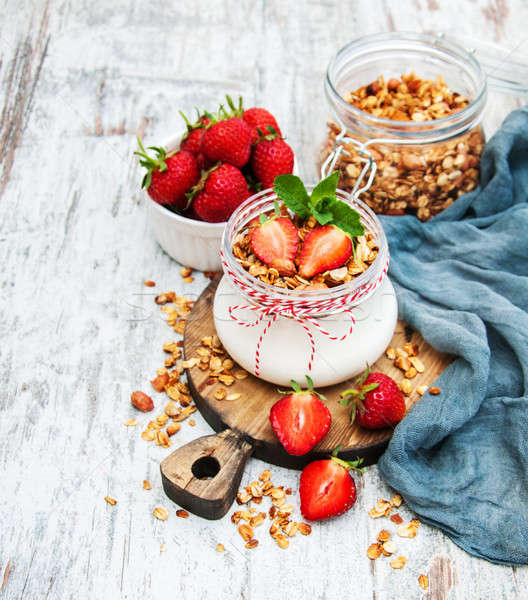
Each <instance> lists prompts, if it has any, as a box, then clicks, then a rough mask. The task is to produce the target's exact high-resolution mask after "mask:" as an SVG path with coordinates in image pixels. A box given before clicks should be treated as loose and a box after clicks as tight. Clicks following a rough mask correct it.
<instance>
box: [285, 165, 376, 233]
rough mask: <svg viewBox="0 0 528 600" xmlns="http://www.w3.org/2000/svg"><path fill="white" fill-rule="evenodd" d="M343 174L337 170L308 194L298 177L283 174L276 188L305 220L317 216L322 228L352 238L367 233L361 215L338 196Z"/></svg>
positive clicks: (289, 206) (293, 210)
mask: <svg viewBox="0 0 528 600" xmlns="http://www.w3.org/2000/svg"><path fill="white" fill-rule="evenodd" d="M338 180H339V173H338V172H337V171H335V172H334V173H332V174H331V175H329V176H328V177H326V178H325V179H323V180H321V181H320V182H319V183H318V184H317V185H316V186H315V187H314V189H313V190H312V193H311V194H310V195H308V192H307V191H306V188H305V187H304V183H303V182H302V181H301V179H300V178H299V177H297V176H296V175H279V176H278V177H276V178H275V181H274V182H273V189H274V191H275V193H276V194H277V196H279V198H280V199H281V200H282V201H283V202H284V204H285V205H286V206H287V207H288V208H289V209H290V210H291V211H292V212H294V213H295V214H296V215H299V217H301V219H308V218H309V217H310V216H311V215H313V216H314V217H315V219H316V220H317V222H318V223H319V224H320V225H335V226H336V227H339V229H341V230H342V231H344V232H345V233H348V235H350V237H352V238H354V237H356V236H359V235H363V234H364V233H365V228H364V227H363V225H362V223H361V218H360V216H359V213H358V212H357V211H355V210H354V209H353V208H352V207H351V206H350V205H349V204H347V203H346V202H343V201H342V200H340V199H339V198H338V197H337V194H336V189H337V183H338Z"/></svg>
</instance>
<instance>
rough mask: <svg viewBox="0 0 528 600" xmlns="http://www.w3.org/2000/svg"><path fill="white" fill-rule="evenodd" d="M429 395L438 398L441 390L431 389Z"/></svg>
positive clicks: (437, 388)
mask: <svg viewBox="0 0 528 600" xmlns="http://www.w3.org/2000/svg"><path fill="white" fill-rule="evenodd" d="M429 393H430V394H431V395H432V396H437V395H438V394H439V393H440V388H439V387H432V388H429Z"/></svg>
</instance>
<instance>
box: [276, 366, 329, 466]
mask: <svg viewBox="0 0 528 600" xmlns="http://www.w3.org/2000/svg"><path fill="white" fill-rule="evenodd" d="M306 380H307V382H308V389H306V390H302V389H301V388H300V386H299V384H298V383H296V382H295V381H293V380H292V382H291V385H292V388H293V393H289V392H281V393H282V394H286V395H285V396H284V397H283V398H281V399H280V400H279V401H278V402H276V403H275V404H274V405H273V406H272V408H271V411H270V422H271V427H272V429H273V431H274V432H275V435H276V436H277V438H278V439H279V442H280V443H281V444H282V445H283V446H284V449H285V450H286V452H287V453H288V454H292V455H293V456H301V455H302V454H306V453H307V452H310V450H311V449H312V448H313V447H314V446H317V444H318V443H319V442H320V441H321V440H322V439H323V438H324V437H325V435H326V434H327V433H328V430H329V429H330V425H331V423H332V417H331V415H330V411H329V410H328V408H327V407H326V406H325V405H324V404H323V402H321V399H323V400H325V399H326V398H325V397H324V396H322V395H321V394H319V393H318V392H316V391H315V390H314V389H313V382H312V380H311V379H310V378H309V377H308V375H307V376H306Z"/></svg>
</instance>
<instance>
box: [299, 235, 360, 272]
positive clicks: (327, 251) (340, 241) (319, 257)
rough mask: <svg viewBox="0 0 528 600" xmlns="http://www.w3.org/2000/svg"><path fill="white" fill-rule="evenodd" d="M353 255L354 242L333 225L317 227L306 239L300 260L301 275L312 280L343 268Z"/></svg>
mask: <svg viewBox="0 0 528 600" xmlns="http://www.w3.org/2000/svg"><path fill="white" fill-rule="evenodd" d="M351 254H352V240H351V239H350V236H349V235H348V234H346V233H345V232H344V231H343V230H342V229H339V228H338V227H334V226H333V225H323V226H322V227H316V228H315V229H313V230H312V231H310V233H309V234H308V235H307V236H306V237H305V238H304V242H303V246H302V250H301V256H300V258H299V275H301V277H306V278H310V277H313V276H314V275H317V274H318V273H323V272H324V271H328V270H330V269H337V268H338V267H341V266H343V265H344V264H345V263H346V261H347V260H348V259H349V258H350V255H351Z"/></svg>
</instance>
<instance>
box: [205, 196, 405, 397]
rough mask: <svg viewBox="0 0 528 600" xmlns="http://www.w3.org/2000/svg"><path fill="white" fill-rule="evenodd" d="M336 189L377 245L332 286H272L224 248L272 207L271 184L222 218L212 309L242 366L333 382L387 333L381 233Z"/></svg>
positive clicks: (390, 296) (366, 357) (285, 378)
mask: <svg viewBox="0 0 528 600" xmlns="http://www.w3.org/2000/svg"><path fill="white" fill-rule="evenodd" d="M337 195H338V197H339V198H340V199H341V200H344V201H345V202H348V203H350V204H351V205H352V207H353V208H354V209H355V210H357V211H358V213H359V214H360V216H361V220H362V222H363V225H364V226H365V229H366V230H367V231H369V232H370V233H372V235H373V236H374V239H375V241H376V243H377V245H378V249H379V250H378V255H377V256H376V258H375V259H374V261H373V262H372V264H371V265H370V266H369V267H368V269H367V270H366V271H364V272H363V273H362V274H361V275H359V276H357V277H355V278H354V279H352V281H350V282H348V283H344V284H341V285H338V286H335V287H332V288H327V289H324V290H310V291H308V290H295V289H293V290H291V289H285V288H279V287H276V286H273V285H271V284H267V283H264V282H262V281H260V280H259V279H257V278H256V277H253V276H252V275H250V274H249V273H248V272H247V271H246V270H245V269H244V268H243V267H242V266H241V265H240V263H239V262H238V261H237V260H236V258H235V256H234V254H233V251H232V247H233V244H234V241H235V239H236V236H237V234H238V233H239V232H240V231H241V230H243V229H244V228H245V227H246V226H247V225H248V223H249V222H250V221H251V220H252V219H254V218H255V217H258V215H260V214H261V213H263V212H266V211H268V210H273V207H274V202H273V201H274V199H276V198H277V196H276V194H275V193H274V192H273V190H265V191H263V192H260V193H258V194H256V195H254V196H252V197H251V198H249V199H248V200H246V202H245V203H244V204H242V205H241V206H239V208H238V209H237V210H236V211H235V212H234V213H233V215H232V216H231V218H230V220H229V221H228V223H227V226H226V229H225V231H224V236H223V239H222V260H223V270H224V276H223V278H222V280H221V281H220V283H219V285H218V288H217V291H216V295H215V299H214V308H213V314H214V321H215V327H216V332H217V334H218V336H219V337H220V339H221V341H222V344H223V345H224V347H225V348H226V350H227V351H228V352H229V354H230V355H231V356H232V357H233V358H234V359H235V360H236V361H237V362H238V363H239V364H240V365H241V366H242V367H244V368H245V369H246V370H247V371H249V372H250V373H254V374H255V375H256V376H258V377H260V378H262V379H264V380H266V381H270V382H273V383H275V384H278V385H284V386H289V383H290V381H291V380H292V379H294V380H296V381H299V382H303V383H304V382H305V375H307V374H308V375H310V377H311V378H312V379H313V381H314V384H315V385H316V386H326V385H332V384H335V383H339V382H341V381H345V380H347V379H349V378H350V377H353V376H354V375H356V374H358V373H360V372H361V371H363V370H364V369H365V365H366V364H367V363H368V364H373V363H374V362H375V361H376V360H377V359H378V358H379V356H380V355H381V354H382V353H383V352H384V350H385V349H386V348H387V346H388V344H389V342H390V340H391V339H392V336H393V333H394V329H395V327H396V321H397V313H398V308H397V303H396V296H395V293H394V289H393V287H392V284H391V283H390V281H389V279H388V277H387V275H386V273H387V268H388V260H389V251H388V245H387V240H386V238H385V233H384V232H383V229H382V226H381V223H380V222H379V220H378V218H377V217H376V215H375V214H374V213H373V212H372V211H371V210H370V209H369V208H368V207H367V206H366V205H365V204H364V203H363V202H361V201H360V200H354V199H352V198H351V197H350V195H349V194H346V193H345V192H343V191H342V190H338V191H337ZM271 306H274V307H275V309H273V310H270V307H271ZM277 306H278V307H279V310H278V311H277V310H276V307H277ZM350 331H351V332H350Z"/></svg>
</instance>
